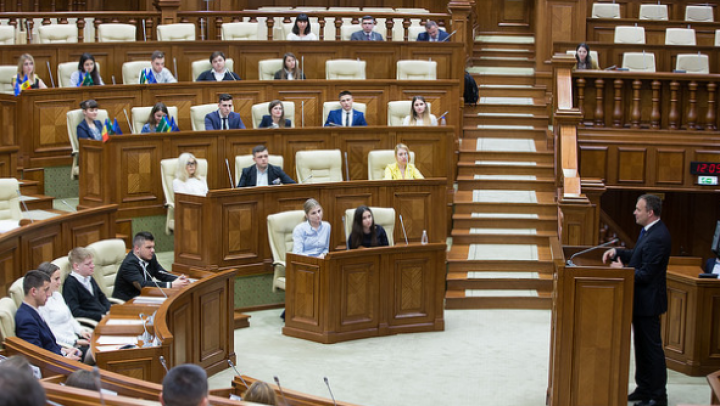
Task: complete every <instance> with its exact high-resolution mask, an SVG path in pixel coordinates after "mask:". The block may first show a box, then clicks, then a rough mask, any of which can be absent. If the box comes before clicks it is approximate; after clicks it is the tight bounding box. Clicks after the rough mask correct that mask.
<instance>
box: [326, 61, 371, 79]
mask: <svg viewBox="0 0 720 406" xmlns="http://www.w3.org/2000/svg"><path fill="white" fill-rule="evenodd" d="M365 65H366V63H365V61H358V60H356V59H330V60H327V61H325V79H338V80H365Z"/></svg>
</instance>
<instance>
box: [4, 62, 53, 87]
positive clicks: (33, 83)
mask: <svg viewBox="0 0 720 406" xmlns="http://www.w3.org/2000/svg"><path fill="white" fill-rule="evenodd" d="M25 77H27V78H28V80H29V81H30V89H47V86H46V85H45V82H43V81H42V79H40V77H38V75H36V74H35V58H33V57H32V55H30V54H22V55H20V58H19V59H18V69H17V76H16V77H14V78H13V80H12V86H13V88H15V83H22V82H23V80H25Z"/></svg>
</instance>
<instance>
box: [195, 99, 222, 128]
mask: <svg viewBox="0 0 720 406" xmlns="http://www.w3.org/2000/svg"><path fill="white" fill-rule="evenodd" d="M217 109H218V104H217V103H210V104H200V105H198V106H192V107H190V122H191V124H192V130H193V131H205V116H207V115H208V114H209V113H212V112H213V111H215V110H217Z"/></svg>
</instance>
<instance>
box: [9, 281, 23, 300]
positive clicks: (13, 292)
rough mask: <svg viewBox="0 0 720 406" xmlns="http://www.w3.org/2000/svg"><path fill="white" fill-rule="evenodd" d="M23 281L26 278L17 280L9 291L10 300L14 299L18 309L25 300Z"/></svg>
mask: <svg viewBox="0 0 720 406" xmlns="http://www.w3.org/2000/svg"><path fill="white" fill-rule="evenodd" d="M23 280H25V278H24V277H20V278H18V279H15V281H14V282H13V283H12V285H10V289H8V296H9V297H10V299H12V301H13V302H15V306H16V307H20V305H21V304H22V302H23V299H24V298H25V291H24V290H23Z"/></svg>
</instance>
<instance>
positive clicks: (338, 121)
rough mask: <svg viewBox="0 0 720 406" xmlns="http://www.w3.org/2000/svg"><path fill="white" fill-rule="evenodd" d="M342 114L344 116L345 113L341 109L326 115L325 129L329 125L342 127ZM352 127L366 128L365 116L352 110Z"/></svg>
mask: <svg viewBox="0 0 720 406" xmlns="http://www.w3.org/2000/svg"><path fill="white" fill-rule="evenodd" d="M343 114H345V111H344V110H343V109H338V110H333V111H331V112H330V114H328V117H327V120H326V121H325V127H330V124H331V123H332V124H335V125H336V126H342V122H343V121H342V115H343ZM352 126H353V127H359V126H367V122H366V121H365V115H364V114H363V113H362V112H359V111H357V110H355V109H353V111H352Z"/></svg>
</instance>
